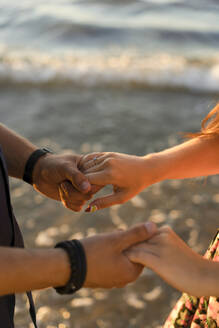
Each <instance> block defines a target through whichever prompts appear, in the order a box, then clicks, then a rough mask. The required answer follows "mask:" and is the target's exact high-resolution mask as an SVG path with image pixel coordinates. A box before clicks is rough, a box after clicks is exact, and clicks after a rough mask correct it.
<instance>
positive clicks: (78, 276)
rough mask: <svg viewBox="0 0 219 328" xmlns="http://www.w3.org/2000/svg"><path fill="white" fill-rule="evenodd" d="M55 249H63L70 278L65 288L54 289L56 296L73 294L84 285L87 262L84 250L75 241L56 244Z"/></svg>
mask: <svg viewBox="0 0 219 328" xmlns="http://www.w3.org/2000/svg"><path fill="white" fill-rule="evenodd" d="M55 248H63V249H64V250H65V251H66V253H67V255H68V259H69V264H70V268H71V273H70V278H69V280H68V282H67V283H66V285H65V286H61V287H55V290H56V291H57V293H58V294H61V295H64V294H73V293H75V292H76V291H78V290H79V289H80V288H81V287H82V286H83V284H84V282H85V279H86V274H87V260H86V254H85V251H84V248H83V246H82V244H81V242H80V241H79V240H77V239H74V240H66V241H62V242H60V243H58V244H56V246H55Z"/></svg>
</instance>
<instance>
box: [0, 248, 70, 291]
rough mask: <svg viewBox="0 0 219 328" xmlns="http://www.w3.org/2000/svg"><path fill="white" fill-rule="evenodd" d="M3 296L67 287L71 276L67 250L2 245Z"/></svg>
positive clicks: (0, 283) (0, 285)
mask: <svg viewBox="0 0 219 328" xmlns="http://www.w3.org/2000/svg"><path fill="white" fill-rule="evenodd" d="M0 266H1V270H0V295H6V294H11V293H19V292H25V291H28V290H34V289H41V288H46V287H51V286H55V287H56V286H63V285H65V284H66V282H67V281H68V279H69V276H70V265H69V260H68V256H67V254H66V253H65V251H64V250H62V249H60V248H56V249H44V250H28V249H20V248H7V247H0Z"/></svg>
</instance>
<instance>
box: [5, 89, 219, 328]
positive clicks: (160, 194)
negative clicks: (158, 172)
mask: <svg viewBox="0 0 219 328" xmlns="http://www.w3.org/2000/svg"><path fill="white" fill-rule="evenodd" d="M0 99H1V109H0V115H1V121H2V122H3V123H5V124H7V125H8V126H9V127H11V128H14V129H15V130H16V131H17V132H19V133H21V134H23V135H24V136H25V137H27V138H29V139H31V140H32V141H33V142H34V143H36V144H38V145H39V146H49V147H51V148H53V149H54V151H57V152H59V151H60V150H62V149H72V150H74V151H75V152H78V153H81V152H82V153H86V152H90V151H96V150H97V151H98V150H105V151H120V152H127V153H131V154H139V155H143V154H145V153H148V152H151V151H158V150H160V149H163V148H164V147H167V146H171V145H174V144H175V143H177V142H178V141H179V136H178V135H177V133H178V132H179V131H194V130H197V129H198V127H199V125H200V120H201V118H203V116H204V115H205V114H206V113H207V112H208V106H209V105H210V106H211V104H213V101H214V100H215V99H216V97H215V96H212V95H210V96H208V95H202V96H200V95H197V94H186V93H183V92H179V93H178V94H177V93H172V92H171V91H165V92H164V91H159V92H158V91H153V90H150V91H145V90H135V91H133V90H125V89H124V90H119V91H117V90H101V89H100V90H92V89H90V90H87V89H84V90H83V89H81V90H79V89H74V88H71V89H70V88H68V89H60V88H58V87H57V89H54V88H53V89H50V88H45V89H37V88H28V89H24V88H11V87H10V88H9V87H8V88H7V87H5V88H3V89H2V90H1V91H0ZM218 185H219V177H218V176H214V177H210V178H208V179H207V180H204V179H194V180H190V181H189V180H184V181H166V182H164V183H159V184H156V185H154V186H151V187H149V188H148V189H147V190H145V191H144V192H142V193H141V194H140V195H138V196H137V197H135V198H134V199H133V200H131V201H129V202H128V203H126V204H124V205H122V206H115V207H112V208H110V209H105V210H102V211H99V212H97V213H93V214H86V213H84V212H81V213H73V212H71V211H69V210H66V209H64V208H63V207H62V206H61V204H59V203H57V202H54V201H52V200H49V199H46V198H43V197H42V196H40V195H39V194H37V193H36V192H35V191H33V190H32V188H31V187H30V186H28V185H26V184H24V183H22V182H19V181H17V180H12V181H11V188H12V201H13V206H14V210H15V213H16V216H17V218H18V221H19V223H20V225H21V228H22V231H23V233H24V237H25V242H26V246H27V247H51V246H53V245H54V244H55V243H56V242H57V241H59V240H63V239H67V238H81V237H83V236H87V235H91V234H94V233H99V232H106V231H111V230H113V229H117V228H121V227H122V228H125V227H129V226H131V225H132V224H135V223H137V222H142V221H146V220H152V221H154V222H156V223H157V224H158V225H162V224H169V225H171V226H172V227H173V229H174V230H175V231H176V232H177V233H178V234H179V235H180V236H181V237H182V238H183V239H184V240H185V241H186V242H187V243H188V244H189V245H190V246H191V247H192V248H193V249H195V250H196V251H197V252H199V253H200V254H203V253H204V250H205V249H206V247H207V245H208V243H209V242H210V239H211V238H212V237H213V235H214V233H215V230H216V228H217V226H218V210H219V191H218V190H219V189H218ZM179 295H180V293H178V292H177V291H176V290H174V289H173V288H171V287H170V286H168V285H167V284H166V283H165V282H163V281H162V280H161V279H160V278H159V277H158V276H157V275H156V274H154V273H153V272H151V271H150V270H148V269H145V270H144V273H143V274H142V275H141V277H140V278H139V279H138V281H136V282H135V283H133V284H130V285H129V286H127V287H126V288H123V289H113V290H102V289H98V290H90V289H82V290H81V291H79V292H78V293H77V294H75V295H74V296H73V297H71V296H64V297H60V296H58V295H57V294H56V293H55V292H54V291H53V290H52V289H48V290H44V291H36V292H34V297H35V301H36V307H37V315H38V322H39V327H40V328H55V327H57V328H85V327H86V328H96V327H101V328H108V327H109V328H110V327H115V328H120V327H121V328H126V327H128V328H131V327H138V328H155V327H156V328H158V327H161V326H162V324H163V322H164V320H165V318H166V316H167V315H168V313H169V311H170V309H171V306H172V305H173V304H174V302H175V300H176V299H177V298H178V296H179ZM25 302H26V299H25V296H19V297H18V298H17V308H16V323H17V326H16V327H17V328H25V327H29V325H30V320H29V316H28V312H27V310H26V308H25Z"/></svg>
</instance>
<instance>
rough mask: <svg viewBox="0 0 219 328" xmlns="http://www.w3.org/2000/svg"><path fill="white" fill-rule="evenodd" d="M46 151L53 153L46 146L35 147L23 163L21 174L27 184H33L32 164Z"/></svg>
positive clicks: (46, 152)
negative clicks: (23, 167)
mask: <svg viewBox="0 0 219 328" xmlns="http://www.w3.org/2000/svg"><path fill="white" fill-rule="evenodd" d="M48 153H51V154H52V153H53V152H52V151H51V150H49V149H47V148H41V149H37V150H35V151H34V152H33V153H32V154H31V155H30V157H29V158H28V160H27V163H26V165H25V169H24V175H23V180H24V181H25V182H27V183H29V184H31V185H32V184H33V169H34V166H35V164H36V162H37V161H38V159H39V158H40V157H42V156H44V155H46V154H48Z"/></svg>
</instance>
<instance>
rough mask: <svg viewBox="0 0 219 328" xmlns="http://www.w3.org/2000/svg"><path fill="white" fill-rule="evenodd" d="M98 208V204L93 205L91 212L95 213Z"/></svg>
mask: <svg viewBox="0 0 219 328" xmlns="http://www.w3.org/2000/svg"><path fill="white" fill-rule="evenodd" d="M97 210H98V208H97V206H96V205H92V206H91V209H90V212H91V213H94V212H96V211H97Z"/></svg>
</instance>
